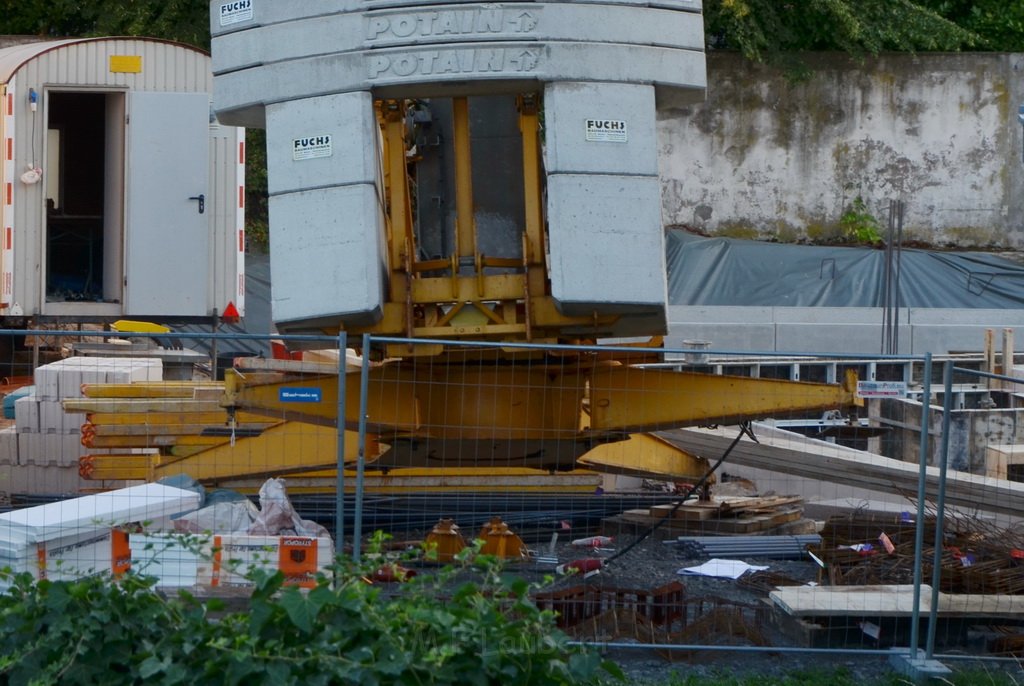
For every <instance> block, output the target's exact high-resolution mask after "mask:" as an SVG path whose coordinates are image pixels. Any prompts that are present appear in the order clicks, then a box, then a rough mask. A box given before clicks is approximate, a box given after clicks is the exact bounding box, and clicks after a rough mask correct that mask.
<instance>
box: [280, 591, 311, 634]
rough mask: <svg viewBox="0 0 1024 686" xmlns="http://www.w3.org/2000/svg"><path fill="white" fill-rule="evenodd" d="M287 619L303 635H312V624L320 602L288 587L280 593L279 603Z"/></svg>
mask: <svg viewBox="0 0 1024 686" xmlns="http://www.w3.org/2000/svg"><path fill="white" fill-rule="evenodd" d="M279 602H280V603H281V607H283V608H284V611H285V612H287V613H288V618H289V619H290V620H292V624H294V625H295V626H296V627H297V628H298V629H299V630H300V631H302V632H303V633H307V634H310V633H313V622H314V620H315V619H316V617H317V615H318V614H319V613H320V607H321V605H322V601H319V599H318V598H311V597H310V596H309V595H307V594H305V593H303V592H302V591H300V590H299V589H298V588H297V587H296V586H289V587H288V588H286V589H285V590H284V591H282V592H281V599H280V601H279Z"/></svg>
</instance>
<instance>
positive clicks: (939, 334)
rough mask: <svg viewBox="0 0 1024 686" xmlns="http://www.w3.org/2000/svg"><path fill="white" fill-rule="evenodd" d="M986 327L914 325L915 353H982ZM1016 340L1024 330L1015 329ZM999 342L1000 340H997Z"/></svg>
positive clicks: (912, 331) (912, 334)
mask: <svg viewBox="0 0 1024 686" xmlns="http://www.w3.org/2000/svg"><path fill="white" fill-rule="evenodd" d="M986 328H994V327H991V326H989V327H985V326H955V325H952V324H946V325H914V326H912V327H911V336H912V341H913V348H914V353H915V354H918V355H923V354H924V353H926V352H930V353H932V354H935V355H943V354H945V353H949V352H982V351H984V350H985V329H986ZM1014 335H1015V337H1017V338H1016V340H1020V338H1019V337H1020V336H1022V335H1024V328H1022V329H1019V330H1018V329H1015V332H1014ZM997 340H998V338H997ZM996 345H997V346H998V345H999V344H998V343H997V344H996Z"/></svg>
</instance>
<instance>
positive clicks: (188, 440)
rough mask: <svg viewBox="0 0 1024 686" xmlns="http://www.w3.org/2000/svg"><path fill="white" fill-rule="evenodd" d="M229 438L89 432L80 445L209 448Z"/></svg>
mask: <svg viewBox="0 0 1024 686" xmlns="http://www.w3.org/2000/svg"><path fill="white" fill-rule="evenodd" d="M230 440H231V438H230V436H198V435H191V436H167V435H164V434H159V433H152V434H144V435H140V436H97V435H95V433H93V432H91V431H87V432H85V433H83V434H82V445H84V446H86V447H87V448H95V449H97V450H100V449H117V448H170V447H173V446H179V445H180V446H198V447H204V448H206V447H210V446H214V445H220V444H221V443H227V442H229V441H230Z"/></svg>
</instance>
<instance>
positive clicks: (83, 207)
mask: <svg viewBox="0 0 1024 686" xmlns="http://www.w3.org/2000/svg"><path fill="white" fill-rule="evenodd" d="M212 83H213V76H212V73H211V67H210V58H209V56H208V55H207V54H206V53H204V52H202V51H200V50H198V49H196V48H192V47H189V46H185V45H180V44H174V43H169V42H166V41H160V40H155V39H143V38H88V39H69V40H58V41H44V42H27V43H21V44H18V45H13V46H10V47H3V46H2V44H0V103H2V106H0V113H2V116H0V146H2V147H0V151H2V155H0V193H2V197H0V220H2V223H0V324H3V323H10V322H11V319H10V318H12V317H34V318H45V317H63V318H67V317H72V318H75V317H81V318H86V317H89V318H106V317H109V318H112V319H116V318H120V317H132V318H146V317H176V318H183V317H196V318H200V317H208V316H216V315H223V314H224V313H225V312H227V313H229V314H233V310H237V312H238V314H239V315H241V314H244V307H245V301H244V298H245V293H244V281H243V275H244V246H245V236H244V229H243V219H244V217H243V213H244V208H243V205H244V202H243V198H244V161H245V141H244V130H243V129H239V128H235V127H232V126H221V125H220V124H219V123H218V122H217V121H216V119H215V118H214V116H213V114H212V110H211V106H210V103H211V90H212Z"/></svg>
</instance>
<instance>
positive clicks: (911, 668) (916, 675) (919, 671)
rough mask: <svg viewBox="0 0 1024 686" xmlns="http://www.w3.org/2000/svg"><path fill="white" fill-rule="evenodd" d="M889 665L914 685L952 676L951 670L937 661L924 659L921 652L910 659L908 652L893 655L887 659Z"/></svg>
mask: <svg viewBox="0 0 1024 686" xmlns="http://www.w3.org/2000/svg"><path fill="white" fill-rule="evenodd" d="M889 664H890V665H892V667H893V669H895V670H896V671H897V672H899V673H900V674H903V675H904V676H906V677H908V678H910V679H911V680H912V681H913V682H914V683H915V684H924V683H928V682H930V681H931V680H932V679H937V678H940V677H944V676H947V675H949V674H952V670H950V669H949V667H947V666H946V665H944V664H942V663H941V662H939V661H938V660H928V659H925V657H924V653H923V652H918V653H917V657H911V656H910V653H909V652H907V653H894V654H893V655H892V656H891V657H890V658H889Z"/></svg>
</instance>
